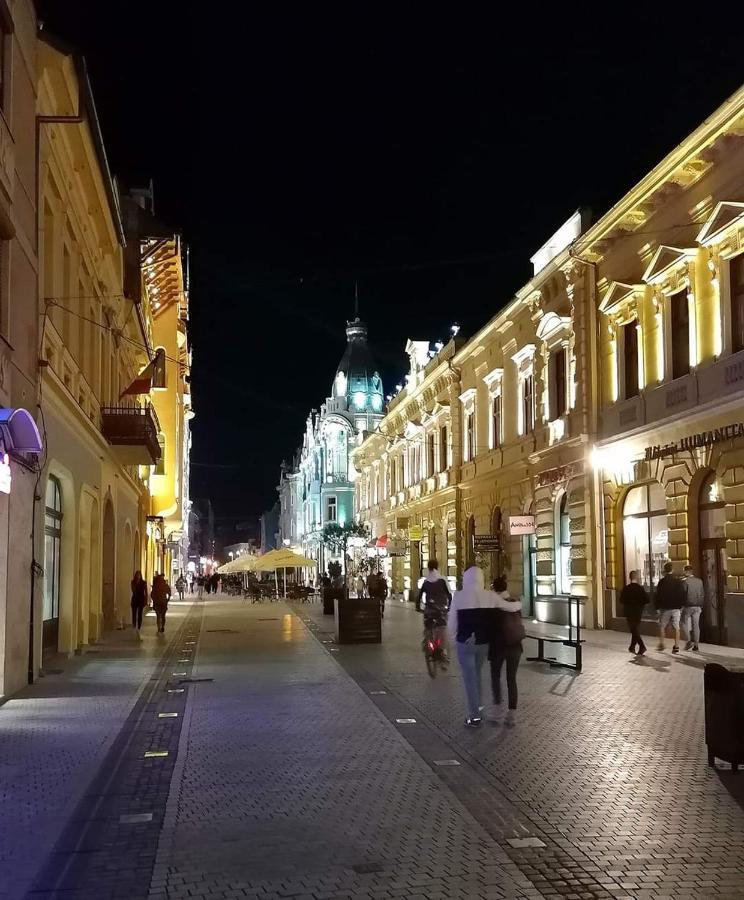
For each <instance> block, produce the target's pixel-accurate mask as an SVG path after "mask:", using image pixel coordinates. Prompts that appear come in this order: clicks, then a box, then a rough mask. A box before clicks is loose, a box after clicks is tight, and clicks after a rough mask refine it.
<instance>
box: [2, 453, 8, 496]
mask: <svg viewBox="0 0 744 900" xmlns="http://www.w3.org/2000/svg"><path fill="white" fill-rule="evenodd" d="M0 493H2V494H9V493H10V459H9V458H8V454H7V453H0Z"/></svg>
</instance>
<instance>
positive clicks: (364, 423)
mask: <svg viewBox="0 0 744 900" xmlns="http://www.w3.org/2000/svg"><path fill="white" fill-rule="evenodd" d="M346 340H347V344H346V350H345V352H344V355H343V356H342V357H341V362H340V363H339V364H338V368H337V369H336V376H335V378H334V379H333V388H332V391H331V398H332V400H335V401H337V402H338V405H337V407H336V408H337V409H338V410H339V411H341V410H342V409H343V411H344V412H345V413H346V416H347V418H348V419H349V420H350V421H351V422H352V423H353V424H354V428H355V430H356V431H358V432H359V431H372V430H374V428H375V426H376V425H377V423H378V422H379V421H380V419H382V413H383V406H384V394H383V389H382V379H381V378H380V373H379V372H378V371H377V366H376V365H375V362H374V360H373V358H372V354H371V353H370V349H369V347H368V345H367V326H366V325H365V324H364V322H362V321H361V319H360V318H359V316H357V317H356V318H355V319H354V321H353V322H347V323H346ZM334 405H335V404H334Z"/></svg>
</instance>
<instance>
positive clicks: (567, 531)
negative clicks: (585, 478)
mask: <svg viewBox="0 0 744 900" xmlns="http://www.w3.org/2000/svg"><path fill="white" fill-rule="evenodd" d="M553 534H554V536H555V591H556V593H557V594H570V593H571V519H570V517H569V515H568V494H566V493H565V491H564V493H563V494H561V497H560V499H559V501H558V503H557V504H556V508H555V527H554V531H553Z"/></svg>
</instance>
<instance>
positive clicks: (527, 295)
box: [354, 213, 597, 623]
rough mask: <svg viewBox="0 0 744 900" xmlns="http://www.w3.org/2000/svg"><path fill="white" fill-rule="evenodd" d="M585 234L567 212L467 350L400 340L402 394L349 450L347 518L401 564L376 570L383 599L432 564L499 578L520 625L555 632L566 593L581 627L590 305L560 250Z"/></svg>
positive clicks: (587, 509) (413, 583) (411, 584)
mask: <svg viewBox="0 0 744 900" xmlns="http://www.w3.org/2000/svg"><path fill="white" fill-rule="evenodd" d="M585 224H586V223H585V218H584V216H583V215H582V214H581V213H576V214H575V215H574V216H572V217H571V219H569V220H568V222H566V223H565V225H563V226H562V227H561V229H560V230H559V231H558V232H556V234H555V235H553V236H552V238H551V239H550V240H549V241H548V242H547V243H546V244H545V245H544V246H543V247H542V248H541V249H540V250H539V251H538V252H537V253H536V254H535V255H534V257H533V259H532V263H533V266H534V270H535V274H534V277H533V278H532V279H531V281H530V282H529V283H528V284H526V285H525V286H524V287H523V288H522V289H521V290H520V291H518V292H517V295H516V297H514V298H512V299H511V300H509V301H508V302H507V303H506V305H505V306H504V307H503V308H502V309H501V311H500V312H499V313H498V314H497V315H496V316H494V317H493V319H491V320H490V321H489V322H488V323H487V324H486V325H485V326H484V327H483V328H481V329H480V330H479V331H478V332H477V333H476V334H475V335H474V336H473V337H472V338H471V339H470V340H469V341H468V342H467V343H465V344H462V343H458V342H457V341H451V342H450V343H449V344H448V345H446V346H444V347H441V345H437V346H436V347H435V348H434V349H433V350H432V349H430V345H429V342H428V341H410V340H409V341H408V344H407V346H406V352H407V355H408V357H409V361H410V367H409V368H410V370H409V374H408V376H407V378H406V386H405V387H404V388H403V389H402V391H400V392H399V393H398V395H397V396H396V397H395V398H394V399H393V400H392V401H391V403H390V404H389V407H388V411H387V414H386V416H385V418H384V419H383V421H382V422H381V424H380V428H379V431H380V434H378V435H371V436H369V437H368V438H367V439H366V440H365V441H364V442H363V443H362V444H361V445H360V446H359V447H358V448H357V449H356V450H355V452H354V462H355V465H356V466H357V468H358V469H359V471H360V477H359V479H358V482H357V504H358V510H359V515H360V517H361V518H362V519H363V520H365V521H369V522H370V524H371V526H372V529H373V531H374V533H375V535H377V536H378V543H380V544H387V545H388V546H393V547H396V548H398V550H397V553H399V554H400V555H396V556H393V557H392V558H389V559H388V561H387V562H386V563H385V566H386V569H387V572H388V575H389V576H390V579H391V586H392V590H393V592H394V593H396V594H400V593H402V594H403V595H404V596H410V593H409V592H410V591H411V589H414V590H415V589H416V588H417V586H418V582H419V579H420V578H421V576H422V574H423V572H424V566H425V564H426V560H427V558H429V557H434V558H436V559H437V560H438V561H439V565H440V571H442V572H443V573H445V572H446V574H447V575H448V576H449V578H450V581H451V583H452V584H453V586H454V584H455V583H456V581H457V579H459V577H460V576H461V575H462V572H463V570H464V569H465V568H467V567H468V566H470V565H474V564H475V565H478V566H480V567H481V568H483V569H484V572H485V575H486V578H487V580H491V579H493V578H494V577H496V576H497V575H504V576H506V578H507V580H508V584H509V590H510V592H511V593H512V594H513V595H514V596H520V595H521V596H522V597H523V598H524V609H523V611H524V613H525V615H530V616H534V617H536V618H538V619H540V620H543V621H554V622H559V623H564V622H566V621H567V614H568V609H567V603H566V602H565V601H566V598H567V597H568V596H569V595H574V596H580V597H582V598H584V599H585V603H586V606H585V614H584V619H585V621H586V622H587V623H592V622H593V621H594V619H593V604H592V600H593V597H594V596H595V584H594V582H595V579H596V577H597V571H596V570H595V569H594V568H593V567H592V560H591V554H590V553H589V552H588V547H589V534H590V533H591V522H592V521H593V510H592V496H593V495H592V487H593V479H594V473H593V471H592V470H591V467H590V466H589V464H588V447H589V443H588V440H589V439H588V435H589V434H590V433H591V429H592V428H593V419H592V412H591V410H592V407H593V404H592V395H591V390H592V378H591V376H590V369H589V365H588V360H589V353H590V341H589V334H588V329H589V327H590V324H589V323H590V321H591V315H590V314H589V312H588V311H587V304H588V297H589V296H590V294H589V281H588V273H587V271H586V267H583V266H579V267H577V265H576V263H575V261H574V260H573V259H572V257H571V250H570V247H571V244H572V242H573V241H574V240H575V239H576V238H577V237H578V235H579V234H580V233H581V230H582V228H583V227H585ZM517 520H519V522H518V521H517ZM525 522H529V523H530V525H529V526H527V527H525ZM525 532H526V533H525ZM401 548H402V552H401Z"/></svg>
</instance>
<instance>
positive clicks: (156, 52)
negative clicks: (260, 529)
mask: <svg viewBox="0 0 744 900" xmlns="http://www.w3.org/2000/svg"><path fill="white" fill-rule="evenodd" d="M39 6H40V10H41V12H42V14H43V15H44V17H45V20H46V27H48V28H49V29H50V30H54V31H55V32H57V33H58V34H60V35H61V36H63V37H65V38H66V39H68V40H69V41H71V42H72V43H74V44H75V45H77V46H79V47H80V49H81V50H82V51H83V52H84V53H85V56H86V58H87V61H88V65H89V69H90V74H91V80H92V83H93V90H94V94H95V97H96V101H97V104H98V107H99V115H100V119H101V124H102V129H103V133H104V138H105V141H106V145H107V149H108V153H109V158H110V163H111V167H112V170H113V172H114V173H115V174H116V175H117V176H118V177H119V179H120V180H121V182H122V183H123V184H124V185H134V184H138V183H143V182H146V181H148V180H149V179H150V178H153V179H154V182H155V201H156V213H157V214H158V215H159V216H160V218H162V219H164V220H167V221H168V222H170V223H171V224H173V225H174V226H176V227H178V228H180V229H182V231H183V233H184V235H185V237H186V240H187V241H188V243H189V244H190V247H191V261H192V270H191V274H192V283H191V314H192V323H191V324H192V328H191V340H192V346H193V348H194V368H193V373H192V377H193V385H194V402H195V408H196V412H197V417H196V419H195V420H194V422H193V431H194V449H193V457H192V458H193V466H194V467H193V475H192V485H191V490H192V496H195V497H210V498H211V499H212V501H213V503H214V506H215V511H216V514H217V516H218V519H219V521H220V522H221V523H222V524H223V525H225V526H226V525H228V524H229V523H231V522H235V521H245V520H249V519H251V518H253V519H255V517H256V516H257V514H258V513H260V511H261V510H262V509H264V508H265V507H267V506H269V505H270V504H271V503H272V502H273V500H274V498H275V496H276V494H275V486H276V483H277V480H278V469H279V464H280V462H281V460H282V458H283V457H286V458H289V457H290V456H291V454H292V451H293V449H294V447H295V446H296V445H297V443H298V441H299V439H300V437H301V434H302V430H303V427H304V421H305V417H306V415H307V412H308V410H309V409H310V408H311V407H317V406H319V405H320V403H321V402H322V401H323V399H324V398H325V396H326V395H327V393H328V392H329V390H330V386H331V381H332V378H333V374H334V372H335V369H336V365H337V364H338V360H339V358H340V356H341V354H342V352H343V346H344V341H345V336H344V330H343V329H344V325H345V319H346V318H350V317H351V315H352V310H353V296H354V283H355V280H358V282H359V295H360V306H361V313H362V316H363V318H365V319H366V320H367V322H368V323H369V327H370V341H371V344H372V347H373V350H374V352H375V353H376V356H377V358H378V360H379V362H380V366H381V369H382V372H383V376H384V378H385V383H386V388H387V387H388V386H389V385H390V383H391V382H392V383H394V382H395V380H397V379H399V378H400V376H401V375H402V373H403V372H404V371H405V364H406V359H405V357H404V354H403V347H404V344H405V341H406V338H408V337H412V338H422V339H425V338H429V339H431V340H435V339H437V338H438V337H442V336H445V335H446V333H447V331H448V328H449V326H450V324H451V323H452V322H453V321H458V322H460V323H461V324H462V326H463V331H464V332H465V333H468V332H472V331H473V330H475V329H476V328H477V327H478V326H479V325H481V324H482V323H483V322H485V321H486V320H487V319H488V318H490V316H492V315H493V314H494V312H496V310H497V309H498V308H499V307H500V306H501V305H502V304H503V303H504V302H506V301H507V300H508V299H509V297H510V295H511V294H512V293H513V291H514V290H515V289H516V288H518V287H519V286H520V285H521V284H523V283H524V282H525V281H526V280H527V279H528V278H529V276H530V273H531V270H530V264H529V257H530V255H531V254H532V253H533V252H534V251H535V250H537V248H538V247H539V246H540V245H541V244H542V243H543V242H544V241H545V240H546V239H547V238H548V237H549V236H550V234H551V233H552V232H553V231H554V230H555V228H556V227H557V226H558V225H560V224H561V223H562V222H563V221H564V220H565V219H566V218H567V217H568V216H569V215H570V214H571V213H572V212H573V211H574V210H575V209H576V208H578V207H579V206H590V207H591V208H592V209H593V210H594V211H595V213H601V212H603V211H604V210H605V209H606V208H607V207H608V206H610V205H611V204H612V203H614V202H615V201H616V200H618V199H619V198H620V196H621V195H622V193H624V192H625V191H626V190H627V189H628V188H629V187H631V186H632V185H633V184H634V183H635V181H637V180H638V178H640V177H641V176H642V175H643V174H644V173H646V172H647V171H648V170H649V169H650V168H651V167H652V166H653V165H654V164H656V163H657V162H658V161H659V160H660V159H661V158H662V157H663V156H664V155H665V154H666V153H667V152H668V151H669V150H671V149H672V148H673V147H674V146H675V145H676V144H677V143H678V142H679V141H680V140H682V139H683V138H684V137H685V135H686V134H687V133H689V131H691V130H692V129H693V128H694V127H695V126H697V125H698V124H699V123H700V122H701V121H702V120H703V119H704V118H705V117H706V116H707V115H709V114H710V113H711V112H712V111H713V110H714V109H715V108H716V107H717V106H718V105H719V104H720V103H721V102H722V101H723V100H724V99H725V98H726V97H727V96H728V95H729V94H731V93H732V92H733V91H734V90H735V89H736V88H737V87H738V86H739V84H740V83H741V82H742V80H744V79H743V76H744V64H743V63H742V56H741V29H740V28H738V27H737V23H736V22H735V21H733V18H732V20H731V21H730V26H731V27H728V28H727V27H724V26H723V23H722V22H721V21H719V20H715V22H714V21H705V20H700V21H698V22H695V21H693V20H692V19H691V18H686V17H683V16H679V17H673V16H670V15H669V13H668V9H669V7H668V6H667V5H666V4H659V8H660V11H659V12H658V13H654V12H653V10H654V9H655V8H656V7H655V6H654V5H653V4H646V5H645V6H641V5H638V6H637V7H635V8H634V7H633V5H632V4H624V5H622V6H621V5H617V4H616V5H615V6H610V7H606V9H610V10H611V11H612V16H614V18H613V17H609V18H608V17H607V16H604V17H603V19H602V21H600V20H599V19H598V18H597V17H596V15H595V13H596V11H597V7H596V6H593V7H587V8H586V9H585V10H582V8H581V7H580V6H578V5H575V6H574V5H566V4H562V5H560V8H559V9H560V11H561V12H562V11H566V12H565V14H551V15H545V14H544V13H543V12H542V11H541V9H540V6H541V5H539V4H532V3H526V4H515V5H514V8H513V11H512V13H511V16H512V18H511V20H510V19H508V18H507V17H506V14H502V15H501V16H500V17H499V19H491V18H488V17H486V16H485V14H484V16H483V17H482V18H479V17H478V16H476V15H473V14H472V12H471V13H470V14H468V12H467V11H466V12H464V13H462V14H457V13H455V12H453V10H454V9H455V7H453V6H452V5H448V6H447V7H446V10H447V12H446V16H444V17H442V18H438V17H436V16H435V15H431V14H428V12H427V7H426V6H422V5H421V4H416V5H415V12H414V5H411V6H410V7H408V6H407V5H406V4H398V5H397V7H395V8H393V7H391V8H390V10H388V9H386V8H385V7H383V6H382V5H372V4H366V5H361V4H349V5H348V6H347V7H346V10H347V11H346V12H344V13H340V12H339V11H338V10H340V9H341V7H339V8H338V10H337V11H336V13H335V14H334V15H330V14H328V13H324V12H323V5H322V4H304V5H302V7H300V5H299V4H296V5H294V6H297V9H293V8H292V7H293V4H254V3H246V4H242V3H241V4H238V3H223V4H219V3H215V4H205V3H204V2H199V3H191V2H187V0H182V2H179V3H174V2H165V0H150V2H148V3H141V2H136V0H106V2H105V3H101V2H100V0H95V2H94V0H66V2H61V0H57V2H46V3H40V4H39ZM269 7H270V8H271V12H269V11H268V9H269ZM662 7H663V8H664V9H663V10H662V9H661V8H662ZM493 8H495V6H494V7H493ZM328 9H331V7H328ZM300 10H304V11H300ZM349 10H352V12H349ZM406 10H410V11H406ZM520 10H523V11H520ZM424 12H427V14H426V15H424V14H423V13H424ZM729 13H730V14H731V16H732V17H733V16H735V15H736V14H735V13H734V12H733V11H732V10H729ZM727 15H728V13H727ZM218 17H219V18H218ZM738 24H739V25H741V19H740V20H739V23H738Z"/></svg>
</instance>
